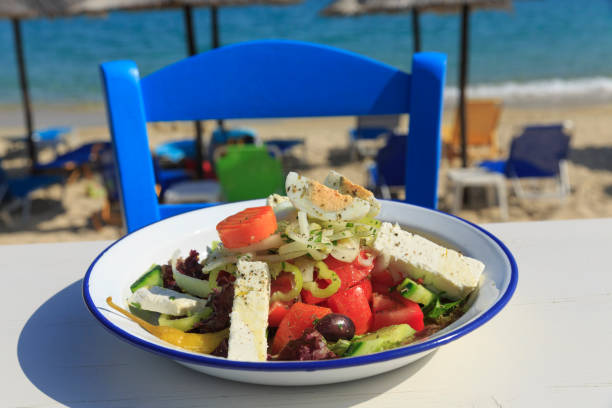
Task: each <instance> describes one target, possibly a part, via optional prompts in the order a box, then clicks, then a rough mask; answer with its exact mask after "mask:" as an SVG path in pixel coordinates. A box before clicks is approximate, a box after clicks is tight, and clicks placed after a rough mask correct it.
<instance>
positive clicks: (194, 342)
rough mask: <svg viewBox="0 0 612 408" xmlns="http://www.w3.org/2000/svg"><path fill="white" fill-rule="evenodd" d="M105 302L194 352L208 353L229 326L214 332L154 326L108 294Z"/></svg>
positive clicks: (172, 342) (162, 337) (179, 345)
mask: <svg viewBox="0 0 612 408" xmlns="http://www.w3.org/2000/svg"><path fill="white" fill-rule="evenodd" d="M106 303H108V305H109V306H110V307H112V308H113V309H115V310H116V311H118V312H119V313H121V314H123V315H125V316H126V317H128V318H129V319H131V320H133V321H134V322H136V323H138V324H139V325H140V327H142V328H143V329H145V330H146V331H148V332H149V333H151V334H152V335H154V336H156V337H159V338H160V339H162V340H164V341H166V342H168V343H170V344H173V345H175V346H178V347H181V348H184V349H186V350H189V351H193V352H195V353H204V354H210V353H212V352H213V351H214V350H215V349H216V348H217V347H218V346H219V344H221V342H222V341H223V340H225V339H226V338H227V337H228V336H229V328H228V329H225V330H221V331H218V332H215V333H204V334H199V333H185V332H182V331H180V330H179V329H175V328H174V327H165V326H155V325H153V324H151V323H148V322H146V321H144V320H143V319H141V318H139V317H137V316H134V315H133V314H132V313H130V312H128V311H127V310H125V309H123V308H121V307H119V306H117V305H116V304H115V303H113V299H112V298H111V297H110V296H109V297H107V298H106Z"/></svg>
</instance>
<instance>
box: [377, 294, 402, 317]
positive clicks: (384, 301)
mask: <svg viewBox="0 0 612 408" xmlns="http://www.w3.org/2000/svg"><path fill="white" fill-rule="evenodd" d="M400 306H401V304H400V303H398V302H396V301H395V300H393V299H391V297H389V296H386V295H382V294H380V293H374V294H373V295H372V311H373V312H374V313H376V312H380V311H382V310H392V309H397V308H398V307H400Z"/></svg>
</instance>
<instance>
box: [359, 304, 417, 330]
mask: <svg viewBox="0 0 612 408" xmlns="http://www.w3.org/2000/svg"><path fill="white" fill-rule="evenodd" d="M406 300H407V301H408V302H410V303H408V302H405V303H404V304H399V303H398V307H396V308H393V309H388V310H381V311H377V312H375V313H374V318H373V320H372V328H371V330H372V331H376V330H378V329H382V328H383V327H387V326H392V325H394V324H402V323H406V324H409V325H410V326H411V327H412V328H413V329H414V330H416V331H420V330H423V327H425V323H424V322H423V312H422V311H421V308H420V307H419V305H418V304H417V303H414V302H412V301H410V300H408V299H406Z"/></svg>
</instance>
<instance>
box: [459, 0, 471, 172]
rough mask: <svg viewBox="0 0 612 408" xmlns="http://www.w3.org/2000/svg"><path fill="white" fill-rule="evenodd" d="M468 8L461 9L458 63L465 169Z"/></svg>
mask: <svg viewBox="0 0 612 408" xmlns="http://www.w3.org/2000/svg"><path fill="white" fill-rule="evenodd" d="M469 18H470V6H468V5H465V4H464V5H463V6H462V7H461V57H460V58H461V60H460V63H459V131H460V135H461V165H462V166H463V167H467V126H466V124H467V112H466V108H465V87H466V84H467V68H468V61H467V54H468V47H469V26H470V24H469V23H470V20H469Z"/></svg>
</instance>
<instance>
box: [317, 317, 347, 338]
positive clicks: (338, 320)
mask: <svg viewBox="0 0 612 408" xmlns="http://www.w3.org/2000/svg"><path fill="white" fill-rule="evenodd" d="M315 329H317V331H318V332H319V333H321V334H322V335H323V337H325V340H327V341H331V342H334V341H338V340H340V339H345V340H350V339H352V338H353V336H354V335H355V324H354V323H353V321H352V320H351V319H350V318H349V317H348V316H345V315H343V314H339V313H330V314H328V315H326V316H324V317H323V318H321V319H320V320H319V321H317V322H316V323H315Z"/></svg>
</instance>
